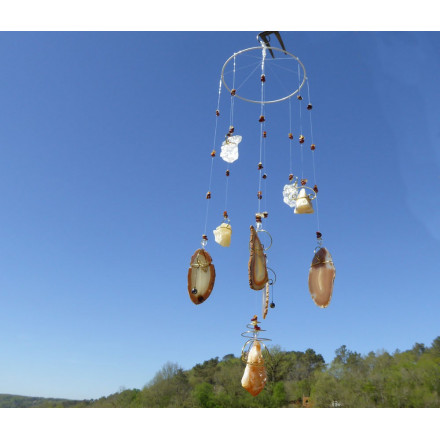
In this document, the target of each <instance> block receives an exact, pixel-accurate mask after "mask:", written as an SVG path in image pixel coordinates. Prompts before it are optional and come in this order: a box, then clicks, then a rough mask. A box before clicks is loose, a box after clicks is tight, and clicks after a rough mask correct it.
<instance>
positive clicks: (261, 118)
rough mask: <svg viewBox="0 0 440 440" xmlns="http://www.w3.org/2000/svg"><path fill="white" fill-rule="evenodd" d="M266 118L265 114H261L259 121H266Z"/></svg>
mask: <svg viewBox="0 0 440 440" xmlns="http://www.w3.org/2000/svg"><path fill="white" fill-rule="evenodd" d="M265 120H266V118H265V117H264V116H263V115H261V116H260V119H259V120H258V121H259V122H264V121H265Z"/></svg>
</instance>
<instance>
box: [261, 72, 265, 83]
mask: <svg viewBox="0 0 440 440" xmlns="http://www.w3.org/2000/svg"><path fill="white" fill-rule="evenodd" d="M261 82H266V75H265V74H264V73H263V75H261Z"/></svg>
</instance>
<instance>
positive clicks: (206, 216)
mask: <svg viewBox="0 0 440 440" xmlns="http://www.w3.org/2000/svg"><path fill="white" fill-rule="evenodd" d="M221 93H222V79H221V77H220V82H219V86H218V99H217V110H218V111H220V96H221ZM217 127H218V116H217V115H215V129H214V142H213V149H214V150H215V144H216V141H217ZM213 168H214V156H212V157H211V168H210V171H209V185H208V192H209V193H210V192H211V186H212V172H213ZM209 202H210V199H208V198H207V199H206V213H205V227H204V228H203V235H206V230H207V227H208V217H209V205H210V203H209Z"/></svg>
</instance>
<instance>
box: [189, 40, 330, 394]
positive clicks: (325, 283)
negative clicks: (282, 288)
mask: <svg viewBox="0 0 440 440" xmlns="http://www.w3.org/2000/svg"><path fill="white" fill-rule="evenodd" d="M271 34H274V35H275V36H276V37H277V39H278V41H279V43H280V45H281V48H277V47H273V46H271V45H270V43H269V42H270V35H271ZM257 39H258V41H259V42H260V46H258V47H251V48H248V49H244V50H241V51H239V52H237V53H234V54H233V55H232V56H231V57H230V58H229V59H228V60H227V61H226V62H225V64H224V65H223V68H222V72H221V77H220V82H219V89H218V101H217V109H216V111H215V115H216V118H215V130H214V142H213V148H212V150H211V153H210V155H211V170H210V178H209V185H208V191H207V193H206V203H207V205H206V217H205V226H204V232H203V235H202V241H201V248H199V249H197V250H196V251H195V253H194V255H193V256H192V257H191V261H190V268H189V271H188V294H189V297H190V299H191V301H192V302H193V303H194V304H196V305H198V304H201V303H203V302H204V301H206V300H207V299H208V298H209V296H210V294H211V292H212V290H213V288H214V283H215V276H216V274H215V268H214V265H213V263H212V258H211V255H210V254H209V253H208V252H207V251H206V249H205V248H206V246H207V244H208V235H207V226H208V213H209V205H210V200H211V198H212V193H211V184H212V173H213V165H214V161H215V160H216V157H217V150H216V148H217V145H218V144H217V129H218V125H219V119H221V118H220V116H221V115H220V98H221V92H222V87H225V88H226V89H227V90H228V92H229V93H230V111H229V123H228V128H227V129H226V130H225V132H226V134H225V136H224V140H223V141H222V143H221V146H220V150H221V151H220V158H221V159H222V160H223V161H224V162H226V163H227V164H228V165H227V166H228V168H227V169H226V171H225V176H226V201H225V210H224V211H223V219H222V222H221V223H220V225H219V226H218V227H217V228H216V229H215V230H214V231H213V234H214V240H215V242H216V243H218V244H219V245H220V246H223V247H229V246H230V244H231V235H232V227H231V224H230V219H229V215H228V212H227V194H228V181H229V176H230V174H231V171H230V169H229V166H230V165H229V164H232V163H233V162H235V161H236V160H238V158H239V144H240V143H241V142H242V140H243V138H242V136H240V135H238V134H236V133H235V128H234V102H235V99H237V98H238V99H241V100H243V101H247V102H251V103H254V104H259V105H260V115H259V118H258V124H259V131H260V153H259V162H258V165H257V169H258V173H259V180H258V182H259V183H258V190H257V193H256V195H257V201H258V207H257V212H256V213H255V225H251V226H250V241H249V262H248V277H249V286H250V288H251V289H252V290H256V291H262V317H263V319H265V318H266V316H267V313H268V309H269V296H270V291H271V290H272V301H271V303H270V308H274V307H275V303H274V302H273V285H274V284H275V282H276V274H275V272H274V271H273V270H272V269H271V268H269V267H268V266H267V251H268V250H269V248H270V247H271V245H272V236H271V234H270V233H269V232H268V231H267V230H266V229H264V227H263V221H264V220H265V219H266V218H267V217H268V212H267V211H262V209H261V200H262V198H263V190H264V191H265V189H266V179H267V173H266V171H264V164H263V160H264V158H265V152H266V149H265V147H266V139H267V136H268V134H267V130H266V116H267V115H266V105H267V104H273V103H278V102H281V101H288V104H289V124H290V125H289V131H288V133H287V139H288V142H289V151H290V169H289V175H288V183H287V184H286V185H285V186H284V188H283V190H282V196H283V201H284V203H286V204H287V205H288V206H289V207H290V208H293V213H294V214H299V215H300V214H314V213H315V209H314V206H313V204H314V203H315V205H316V219H317V229H318V230H317V232H316V239H317V245H316V247H315V249H314V256H313V259H312V263H311V266H310V268H309V274H308V286H309V292H310V294H311V297H312V300H313V301H314V303H315V304H316V305H317V306H319V307H321V308H325V307H327V306H328V305H329V303H330V300H331V297H332V293H333V284H334V280H335V275H336V271H335V266H334V264H333V260H332V257H331V255H330V252H329V251H328V250H327V249H326V248H325V247H323V244H322V241H323V237H322V234H321V232H320V231H319V209H318V186H317V184H316V171H315V152H316V145H315V144H314V141H313V131H312V116H311V114H312V112H311V111H312V108H313V106H312V104H311V102H310V88H309V80H308V77H307V75H306V69H305V67H304V65H303V63H302V62H301V61H300V59H299V58H298V57H296V56H295V55H293V54H291V53H289V52H287V51H286V49H285V47H284V43H283V41H282V39H281V36H280V34H279V33H278V32H272V31H266V32H262V33H260V34H258V36H257ZM273 51H276V52H277V57H275V55H274V52H273ZM268 52H269V54H270V57H271V58H269V57H268ZM278 52H279V53H278ZM256 54H257V55H256ZM245 56H247V57H249V59H250V60H251V61H252V62H253V63H254V64H255V66H256V67H255V68H254V70H253V71H252V72H251V74H250V75H249V76H248V77H247V78H246V79H245V80H244V81H242V82H241V83H240V84H239V85H237V84H236V82H237V75H236V72H237V71H238V69H239V66H238V61H239V59H241V58H244V57H245ZM276 58H278V59H283V60H288V61H290V62H291V63H294V65H295V66H296V69H295V70H296V72H294V73H295V75H294V76H291V75H290V74H291V72H292V70H290V69H285V70H286V71H287V73H288V75H289V76H288V81H289V84H290V83H295V82H296V81H297V84H298V87H297V89H296V90H294V91H293V92H291V93H288V94H287V95H285V96H282V97H281V98H273V99H271V97H268V96H267V90H266V88H267V84H268V82H269V81H271V79H272V77H271V74H272V73H273V75H274V78H276V79H277V80H279V77H278V76H277V74H276V73H275V71H274V70H273V69H272V66H271V61H273V60H275V59H276ZM246 60H247V59H246ZM255 60H256V62H255ZM231 65H232V78H231V79H230V80H229V84H228V82H227V81H226V79H225V75H226V71H227V68H230V66H231ZM251 67H252V68H253V67H254V65H253V64H252V66H251ZM283 68H284V66H283ZM252 74H254V78H255V76H257V78H258V82H259V87H258V85H257V86H256V87H257V88H258V89H259V94H258V95H256V96H252V97H250V96H249V95H246V89H245V87H244V84H245V83H247V82H248V80H249V78H250V77H251V76H252ZM296 75H297V79H296ZM254 82H255V81H254ZM274 82H275V81H274ZM254 85H255V84H254ZM305 85H307V94H308V96H307V98H308V104H307V106H306V109H307V111H308V112H309V123H310V151H311V153H310V154H311V159H312V164H313V186H312V187H311V186H308V182H309V180H310V179H308V178H305V177H304V175H303V166H302V165H303V162H304V156H305V155H306V152H305V151H304V145H305V142H306V139H305V136H304V133H303V124H302V122H303V121H302V118H303V116H302V113H303V112H302V106H303V103H302V101H303V100H304V99H303V97H302V95H301V91H302V90H303V87H304V86H305ZM242 90H243V92H242ZM294 97H296V100H297V102H298V106H299V127H298V128H297V129H298V134H297V135H296V136H294V130H293V128H292V108H291V107H292V99H293V98H294ZM256 122H257V121H256ZM295 138H297V141H298V144H299V150H300V157H301V160H300V163H301V177H299V176H297V175H295V174H294V173H293V166H292V157H293V153H294V146H293V144H294V140H295ZM286 174H287V173H286ZM263 235H264V236H265V239H269V244H268V245H267V246H265V245H264V244H262V242H261V240H260V238H262V237H263ZM268 271H270V272H271V276H269V272H268ZM248 328H249V329H250V330H249V331H247V332H244V333H242V336H244V337H246V338H248V341H247V342H246V343H245V344H244V346H243V349H242V359H243V361H244V362H245V363H246V368H245V372H244V376H243V379H242V386H243V387H244V388H245V389H246V390H247V391H249V392H250V393H251V394H252V395H253V396H256V395H258V394H259V393H260V392H261V391H262V390H263V388H264V385H265V383H266V371H265V366H264V357H265V356H264V355H263V352H266V353H268V351H267V349H266V348H265V346H264V343H263V342H262V341H269V339H265V338H260V337H259V333H260V332H261V331H262V330H261V328H260V327H259V322H258V318H257V316H256V315H254V317H253V318H252V320H251V324H248ZM262 345H263V351H262Z"/></svg>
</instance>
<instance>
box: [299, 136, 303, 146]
mask: <svg viewBox="0 0 440 440" xmlns="http://www.w3.org/2000/svg"><path fill="white" fill-rule="evenodd" d="M299 143H300V144H303V143H304V136H303V135H300V137H299Z"/></svg>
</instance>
